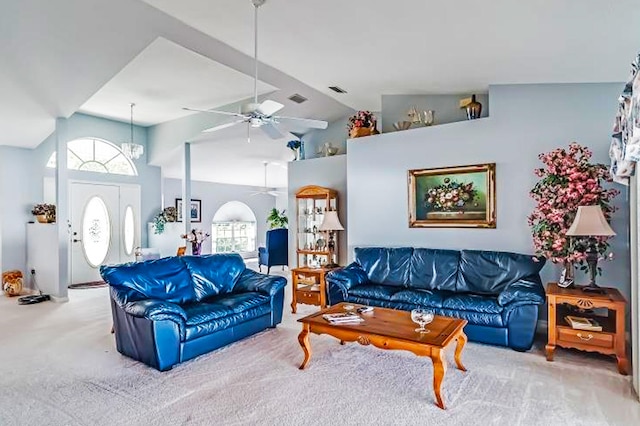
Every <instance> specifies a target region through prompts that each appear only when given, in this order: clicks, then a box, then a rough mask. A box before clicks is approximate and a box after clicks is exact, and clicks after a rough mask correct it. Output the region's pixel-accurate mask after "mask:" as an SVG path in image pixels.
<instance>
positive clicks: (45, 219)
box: [36, 214, 49, 223]
mask: <svg viewBox="0 0 640 426" xmlns="http://www.w3.org/2000/svg"><path fill="white" fill-rule="evenodd" d="M36 220H37V221H38V223H49V218H48V217H47V215H46V214H37V215H36Z"/></svg>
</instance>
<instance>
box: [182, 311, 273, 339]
mask: <svg viewBox="0 0 640 426" xmlns="http://www.w3.org/2000/svg"><path fill="white" fill-rule="evenodd" d="M264 315H271V306H270V304H269V303H263V304H261V305H257V306H254V307H252V308H249V309H246V310H244V311H241V312H238V313H234V314H231V315H227V316H224V317H221V318H216V319H212V320H210V321H206V322H201V323H198V324H193V325H187V327H186V335H185V340H186V341H189V340H193V339H197V338H198V337H202V336H207V335H209V334H211V333H215V332H216V331H219V330H224V329H227V328H229V327H233V326H235V325H237V324H241V323H243V322H246V321H249V320H252V319H254V318H258V317H261V316H264Z"/></svg>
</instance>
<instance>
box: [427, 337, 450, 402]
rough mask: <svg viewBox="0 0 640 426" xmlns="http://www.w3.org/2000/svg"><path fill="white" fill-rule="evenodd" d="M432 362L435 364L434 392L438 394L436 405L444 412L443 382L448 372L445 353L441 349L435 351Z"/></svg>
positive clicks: (432, 354)
mask: <svg viewBox="0 0 640 426" xmlns="http://www.w3.org/2000/svg"><path fill="white" fill-rule="evenodd" d="M431 361H432V362H433V391H434V393H435V394H436V405H437V406H438V407H440V408H442V409H443V410H444V409H445V407H444V401H443V400H442V393H441V389H442V380H443V379H444V373H446V371H447V363H446V362H445V360H444V351H442V350H441V349H433V352H432V353H431Z"/></svg>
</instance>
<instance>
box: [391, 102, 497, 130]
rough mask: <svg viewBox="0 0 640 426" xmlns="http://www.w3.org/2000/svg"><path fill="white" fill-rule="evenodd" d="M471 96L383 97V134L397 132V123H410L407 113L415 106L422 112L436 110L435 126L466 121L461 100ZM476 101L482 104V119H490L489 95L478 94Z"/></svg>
mask: <svg viewBox="0 0 640 426" xmlns="http://www.w3.org/2000/svg"><path fill="white" fill-rule="evenodd" d="M470 96H471V95H469V94H465V95H382V133H388V132H395V131H396V129H395V128H394V127H393V123H395V122H396V121H410V119H409V117H408V116H407V112H408V111H409V109H410V108H411V107H413V106H415V107H416V109H417V110H418V111H420V112H421V111H428V110H430V109H431V110H434V111H435V114H434V117H435V121H434V123H435V124H434V125H439V124H446V123H454V122H456V121H465V120H466V119H467V113H466V111H465V110H464V109H460V99H462V98H466V97H470ZM476 100H477V101H478V102H480V103H481V104H482V117H488V116H489V98H488V95H487V94H477V95H476ZM414 126H415V125H414Z"/></svg>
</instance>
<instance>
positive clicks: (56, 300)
mask: <svg viewBox="0 0 640 426" xmlns="http://www.w3.org/2000/svg"><path fill="white" fill-rule="evenodd" d="M50 297H51V301H52V302H54V303H66V302H68V301H69V298H68V297H67V296H65V297H58V296H50Z"/></svg>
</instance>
